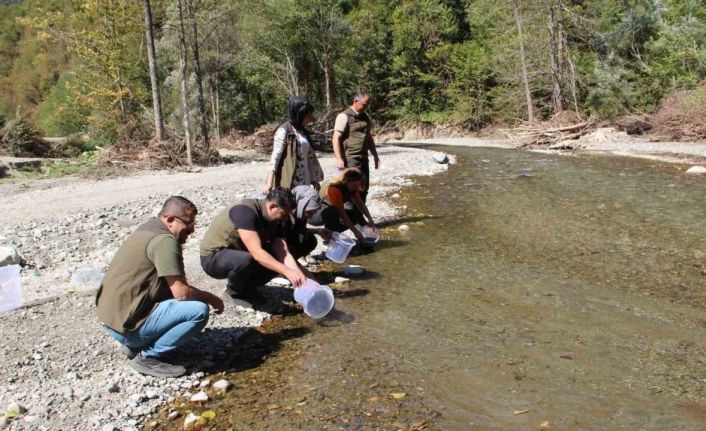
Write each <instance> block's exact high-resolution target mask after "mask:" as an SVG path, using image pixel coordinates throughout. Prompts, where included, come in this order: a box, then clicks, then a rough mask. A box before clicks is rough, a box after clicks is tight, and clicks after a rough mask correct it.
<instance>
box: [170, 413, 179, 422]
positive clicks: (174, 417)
mask: <svg viewBox="0 0 706 431" xmlns="http://www.w3.org/2000/svg"><path fill="white" fill-rule="evenodd" d="M178 417H179V412H178V411H176V410H173V411H171V412H169V414H168V415H167V419H169V420H170V421H173V420H174V419H176V418H178Z"/></svg>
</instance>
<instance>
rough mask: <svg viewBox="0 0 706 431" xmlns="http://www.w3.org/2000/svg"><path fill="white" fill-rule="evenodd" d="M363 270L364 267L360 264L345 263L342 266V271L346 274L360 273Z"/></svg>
mask: <svg viewBox="0 0 706 431" xmlns="http://www.w3.org/2000/svg"><path fill="white" fill-rule="evenodd" d="M364 272H365V268H363V267H362V266H360V265H346V266H344V267H343V273H344V274H346V275H360V274H363V273H364Z"/></svg>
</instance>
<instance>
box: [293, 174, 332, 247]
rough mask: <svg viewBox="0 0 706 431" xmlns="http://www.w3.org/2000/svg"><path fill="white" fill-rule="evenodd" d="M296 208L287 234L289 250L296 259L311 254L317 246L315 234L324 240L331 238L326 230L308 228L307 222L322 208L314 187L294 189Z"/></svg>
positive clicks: (297, 187)
mask: <svg viewBox="0 0 706 431" xmlns="http://www.w3.org/2000/svg"><path fill="white" fill-rule="evenodd" d="M292 194H293V195H294V202H295V203H296V206H297V207H296V208H295V209H294V210H293V211H292V216H291V220H290V223H291V224H290V226H289V229H288V233H287V248H289V251H290V253H291V254H292V256H294V257H295V258H297V259H298V258H300V257H303V256H306V255H308V254H309V253H311V252H312V251H313V250H314V249H315V248H316V244H317V240H316V237H315V236H314V232H318V233H319V234H320V235H322V236H323V237H324V238H328V237H330V232H328V231H325V229H323V230H322V229H319V230H316V231H314V230H312V229H308V228H307V227H306V223H307V220H308V219H309V218H311V217H312V216H313V215H314V214H316V213H317V212H318V211H319V209H320V208H321V198H320V197H319V193H318V192H317V191H316V189H314V187H312V186H296V187H294V188H293V189H292Z"/></svg>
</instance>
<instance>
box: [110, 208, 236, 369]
mask: <svg viewBox="0 0 706 431" xmlns="http://www.w3.org/2000/svg"><path fill="white" fill-rule="evenodd" d="M196 213H197V209H196V206H195V205H194V204H193V203H191V202H190V201H189V200H187V199H185V198H183V197H181V196H172V197H170V198H169V199H167V201H166V202H165V203H164V205H163V206H162V209H161V211H160V212H159V215H158V217H157V218H156V219H153V220H151V221H149V222H147V223H145V224H143V225H142V226H140V227H139V228H138V229H137V230H136V231H135V232H134V233H133V234H132V235H130V236H129V237H128V238H127V240H126V241H125V242H124V243H123V245H122V246H120V248H119V249H118V251H117V253H116V254H115V257H114V258H113V261H112V262H111V263H110V266H109V267H108V271H107V272H106V274H105V278H104V279H103V283H102V284H101V287H100V289H98V294H97V295H96V305H97V309H98V319H99V320H100V322H101V323H102V324H103V325H104V326H105V328H106V330H107V331H108V333H109V334H110V335H111V336H112V337H113V338H114V339H116V340H117V341H118V342H119V343H120V344H121V345H122V346H123V352H124V353H125V354H126V355H127V356H128V358H131V361H130V366H131V367H132V368H133V369H134V370H136V371H138V372H140V373H142V374H147V375H150V376H154V377H178V376H180V375H182V374H184V373H185V372H186V369H185V368H184V367H183V366H181V365H174V364H170V363H168V362H167V360H166V359H165V358H164V356H165V355H166V354H168V353H169V352H171V351H173V350H174V349H176V348H177V347H178V346H180V345H181V344H183V343H184V342H186V341H187V340H189V339H190V338H192V337H193V336H195V335H196V334H198V333H199V332H200V331H201V330H202V329H203V328H204V327H205V326H206V323H207V322H208V315H209V308H208V306H209V305H210V306H211V307H213V308H214V309H215V311H216V313H217V314H220V313H222V312H223V301H222V300H221V299H220V298H219V297H217V296H215V295H213V294H211V293H208V292H205V291H202V290H199V289H197V288H195V287H193V286H191V285H189V283H188V282H187V281H186V273H185V272H184V260H183V258H182V245H183V244H184V243H185V242H186V239H187V237H188V236H189V235H191V234H192V233H193V232H194V225H195V223H196Z"/></svg>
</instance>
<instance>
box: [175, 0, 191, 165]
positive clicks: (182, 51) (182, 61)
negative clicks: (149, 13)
mask: <svg viewBox="0 0 706 431" xmlns="http://www.w3.org/2000/svg"><path fill="white" fill-rule="evenodd" d="M181 1H182V0H177V9H178V10H179V68H180V71H181V104H182V107H183V109H184V138H185V139H186V163H187V164H188V165H189V166H191V164H192V159H191V132H190V129H191V122H190V121H189V98H188V97H187V93H186V59H187V57H186V56H187V51H186V37H185V35H184V11H183V8H182V4H181Z"/></svg>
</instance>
